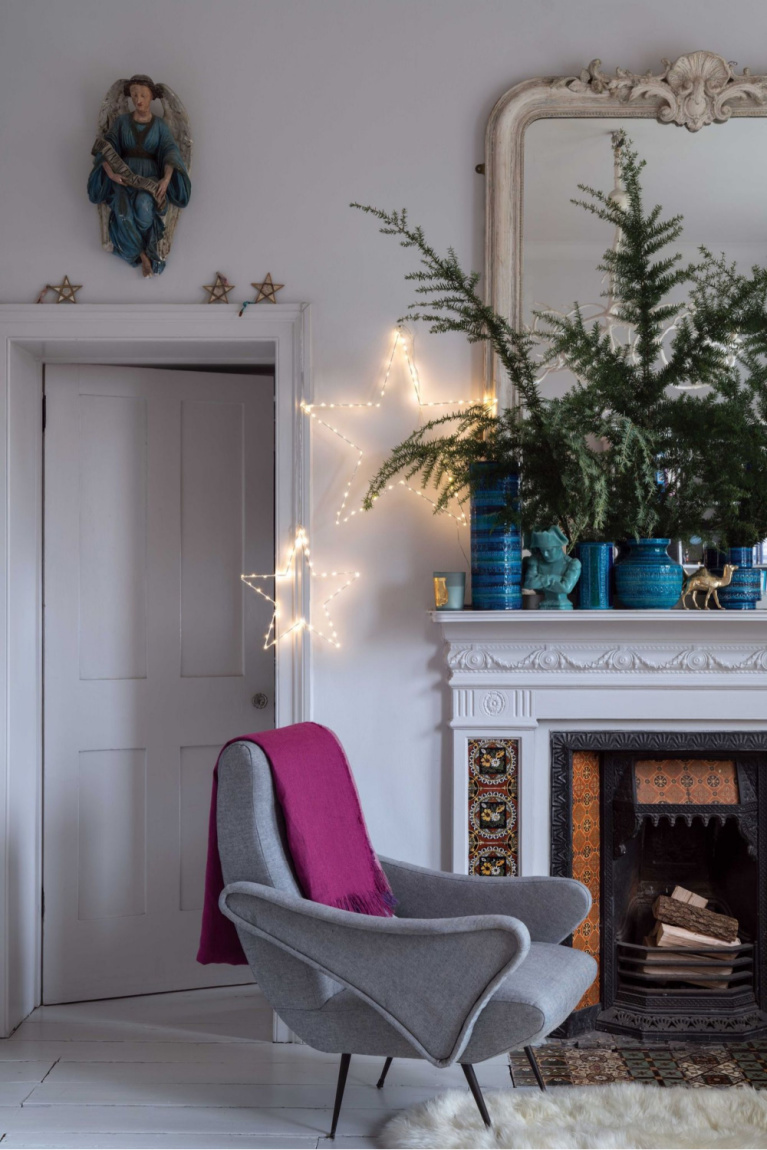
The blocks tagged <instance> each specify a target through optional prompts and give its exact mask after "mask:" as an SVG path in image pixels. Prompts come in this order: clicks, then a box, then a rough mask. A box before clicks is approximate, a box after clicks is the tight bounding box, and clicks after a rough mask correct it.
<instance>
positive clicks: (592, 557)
mask: <svg viewBox="0 0 767 1150" xmlns="http://www.w3.org/2000/svg"><path fill="white" fill-rule="evenodd" d="M575 552H576V554H577V556H578V558H579V559H580V561H581V579H580V583H579V584H578V594H579V598H578V606H579V608H580V609H581V611H609V610H610V608H611V607H612V605H613V562H614V554H615V545H614V544H613V543H579V544H578V545H577V547H576V548H575Z"/></svg>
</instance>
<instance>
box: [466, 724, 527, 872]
mask: <svg viewBox="0 0 767 1150" xmlns="http://www.w3.org/2000/svg"><path fill="white" fill-rule="evenodd" d="M518 777H519V740H518V739H469V874H479V875H515V874H517V871H518V865H517V864H518V857H519V854H518V847H517V843H518V825H517V824H518V816H519V808H518V803H517V783H518Z"/></svg>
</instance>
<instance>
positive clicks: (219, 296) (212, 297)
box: [202, 272, 235, 303]
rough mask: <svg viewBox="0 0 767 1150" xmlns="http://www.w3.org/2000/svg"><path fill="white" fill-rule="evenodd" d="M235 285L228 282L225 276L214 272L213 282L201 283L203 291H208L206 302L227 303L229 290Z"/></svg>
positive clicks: (232, 289)
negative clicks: (214, 279) (214, 280)
mask: <svg viewBox="0 0 767 1150" xmlns="http://www.w3.org/2000/svg"><path fill="white" fill-rule="evenodd" d="M234 288H235V285H234V284H230V283H229V280H228V279H227V278H226V276H222V275H221V272H216V282H215V283H214V284H203V289H202V290H203V291H206V292H207V293H208V299H207V300H206V301H205V302H206V303H229V292H230V291H234Z"/></svg>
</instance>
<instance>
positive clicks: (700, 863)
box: [613, 815, 759, 1012]
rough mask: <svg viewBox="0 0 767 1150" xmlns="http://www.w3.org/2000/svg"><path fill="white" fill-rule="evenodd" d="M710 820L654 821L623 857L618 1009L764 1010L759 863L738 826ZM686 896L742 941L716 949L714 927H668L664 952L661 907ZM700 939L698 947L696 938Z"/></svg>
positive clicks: (617, 881)
mask: <svg viewBox="0 0 767 1150" xmlns="http://www.w3.org/2000/svg"><path fill="white" fill-rule="evenodd" d="M704 820H705V816H701V815H698V816H695V817H693V818H692V820H691V824H690V825H689V826H688V825H687V823H686V822H684V821H682V820H681V819H674V820H673V821H671V820H669V819H666V818H663V817H661V818H660V819H659V820H658V821H657V823H656V822H653V821H651V819H650V818H649V817H645V818H644V819H643V820H642V826H641V829H640V831H639V833H638V834H637V835H636V836H635V837H634V838H633V839H631V840H630V842H629V843H628V844H626V853H625V854H619V855H618V857H617V858H614V861H613V867H614V872H615V873H614V883H613V904H614V905H613V918H614V939H615V974H616V986H615V997H614V999H613V1003H614V1005H617V1006H620V1005H621V1003H625V1004H626V1005H628V1006H632V1005H635V1004H637V1003H639V1002H641V1003H642V1004H643V1005H644V1007H645V1008H646V1009H647V1010H649V1011H651V1012H652V1011H653V1010H655V1011H656V1012H658V1011H660V1010H661V1009H665V1007H666V1006H667V1005H668V1003H667V1000H668V999H670V998H674V997H677V998H688V999H693V998H695V999H700V1000H702V1002H701V1007H700V1009H701V1010H703V1009H704V1007H703V1001H706V1002H707V1005H708V1007H709V1008H710V1009H711V1010H712V1011H718V1010H721V1009H725V1010H726V1009H727V1007H728V1006H729V1005H731V1004H733V1003H739V1004H742V1005H745V1006H746V1007H747V1008H749V1007H750V1008H752V1009H753V1008H754V1007H755V1005H756V968H755V964H754V945H755V939H756V936H757V908H758V884H759V876H758V870H757V866H756V860H755V859H754V858H751V857H750V856H749V845H750V844H749V843H748V842H747V841H746V840H745V839H744V838H743V835H742V833H741V829H740V827H739V825H738V820H737V818H734V817H733V818H726V819H724V820H722V821H720V820H719V819H709V820H708V821H704ZM678 889H681V890H683V891H685V892H689V893H692V894H693V895H694V896H695V898H696V901H697V902H698V903H699V904H700V905H702V906H703V907H704V908H705V909H707V910H708V911H710V912H712V913H713V914H718V915H723V916H726V917H728V918H730V919H733V920H735V921H736V922H737V924H738V926H737V936H736V938H735V939H734V940H733V941H732V942H731V943H730V944H729V945H728V944H727V941H728V940H724V941H723V942H722V941H720V940H717V939H712V940H709V941H708V944H707V942H706V936H705V934H704V933H703V931H704V929H705V926H700V925H699V924H698V923H696V922H693V923H691V924H690V923H688V925H687V926H686V927H685V926H682V927H681V929H679V928H675V927H674V926H673V925H671V926H670V927H669V926H668V925H666V926H664V927H663V928H662V929H663V931H664V932H665V933H666V934H667V935H670V939H668V938H667V939H666V940H665V945H663V946H661V945H658V941H657V935H658V933H659V922H658V920H657V918H656V915H655V912H654V907H656V906H657V904H658V899H659V898H660V897H665V898H669V897H670V896H672V894H673V892H674V891H675V890H678ZM683 905H687V903H684V904H683ZM680 917H681V914H680ZM681 921H682V922H684V921H685V919H684V918H683V917H681ZM693 926H697V927H698V930H697V931H696V930H694V929H692V928H693ZM675 932H676V935H677V936H678V937H675ZM696 934H700V936H701V937H700V939H698V940H697V941H696V940H695V939H694V938H691V937H687V936H688V935H690V936H693V935H696ZM675 943H676V945H674V944H675Z"/></svg>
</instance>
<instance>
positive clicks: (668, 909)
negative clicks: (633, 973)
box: [643, 886, 740, 990]
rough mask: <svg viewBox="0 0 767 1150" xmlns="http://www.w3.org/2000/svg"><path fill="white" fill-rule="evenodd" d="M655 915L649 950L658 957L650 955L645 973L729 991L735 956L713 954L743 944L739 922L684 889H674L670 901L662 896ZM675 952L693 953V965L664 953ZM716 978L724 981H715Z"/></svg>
mask: <svg viewBox="0 0 767 1150" xmlns="http://www.w3.org/2000/svg"><path fill="white" fill-rule="evenodd" d="M653 914H654V915H655V927H654V928H653V930H652V931H651V932H650V934H649V935H648V936H647V938H646V939H645V946H647V947H652V948H657V953H654V951H653V950H649V951H648V954H647V961H646V963H645V964H644V966H643V970H644V973H645V974H650V973H652V974H654V975H659V976H660V975H665V977H666V978H668V979H673V980H674V981H676V982H686V983H689V984H690V985H691V986H701V987H705V988H706V989H707V990H726V988H727V985H728V981H727V980H728V978H729V977H730V975H731V974H732V966H731V965H728V959H729V960H730V961H731V957H732V956H731V952H730V954H729V955H727V954H723V955H722V956H721V957H720V956H719V955H716V954H712V953H711V950H712V949H714V948H716V949H719V948H723V947H733V946H737V945H738V944H739V943H740V939H739V938H738V920H737V919H736V918H730V916H729V915H726V914H717V913H716V912H715V911H713V910H709V909H708V900H707V899H705V898H703V897H702V896H701V895H698V894H693V892H692V891H689V890H685V888H684V887H681V886H677V887H674V890H673V891H672V893H671V896H670V897H669V896H667V895H659V897H658V898H656V900H655V902H654V904H653ZM671 949H673V950H675V951H678V950H684V951H689V952H690V956H689V957H690V965H689V966H688V965H686V964H685V963H684V961H683V960H680V957H679V955H675V956H674V957H673V958H672V956H671V955H670V954H669V953H666V954H664V953H663V952H664V950H665V951H666V952H668V951H669V950H671ZM712 975H717V976H720V977H718V978H712V977H711V976H712ZM701 976H708V977H707V978H703V977H701Z"/></svg>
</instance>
